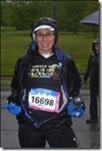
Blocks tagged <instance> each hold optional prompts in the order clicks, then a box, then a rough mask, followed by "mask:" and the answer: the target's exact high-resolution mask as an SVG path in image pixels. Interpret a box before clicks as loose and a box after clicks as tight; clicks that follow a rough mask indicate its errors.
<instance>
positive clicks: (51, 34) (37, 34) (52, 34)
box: [35, 33, 55, 38]
mask: <svg viewBox="0 0 102 151" xmlns="http://www.w3.org/2000/svg"><path fill="white" fill-rule="evenodd" d="M54 35H55V34H54V33H46V34H43V33H36V34H35V36H36V37H37V38H43V37H47V38H52V37H53V36H54Z"/></svg>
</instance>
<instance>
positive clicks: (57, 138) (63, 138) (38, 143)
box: [18, 124, 77, 149]
mask: <svg viewBox="0 0 102 151" xmlns="http://www.w3.org/2000/svg"><path fill="white" fill-rule="evenodd" d="M18 137H19V142H20V146H21V148H45V146H46V141H47V142H48V144H49V146H50V147H51V148H59V149H60V148H77V143H76V138H75V134H74V132H73V130H72V128H71V127H69V126H62V127H59V128H48V129H35V128H34V127H33V126H30V125H21V124H20V125H19V133H18Z"/></svg>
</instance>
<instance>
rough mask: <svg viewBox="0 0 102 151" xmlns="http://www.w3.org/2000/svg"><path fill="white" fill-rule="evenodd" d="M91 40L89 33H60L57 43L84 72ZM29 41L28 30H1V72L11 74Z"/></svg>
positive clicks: (91, 36)
mask: <svg viewBox="0 0 102 151" xmlns="http://www.w3.org/2000/svg"><path fill="white" fill-rule="evenodd" d="M93 40H94V37H93V34H91V33H77V34H76V35H75V34H73V33H60V36H59V44H58V45H59V47H60V48H61V49H62V50H63V51H64V52H65V53H67V54H69V55H71V56H72V58H73V59H74V60H75V63H76V66H77V67H78V70H79V71H80V72H84V71H85V70H86V65H87V60H88V57H89V55H90V53H91V44H92V42H93ZM30 42H31V38H30V31H1V74H13V71H14V66H15V63H16V61H17V59H18V58H19V57H20V56H22V55H24V54H25V53H26V51H27V49H28V46H29V44H30Z"/></svg>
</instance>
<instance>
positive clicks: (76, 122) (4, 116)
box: [1, 83, 101, 149]
mask: <svg viewBox="0 0 102 151" xmlns="http://www.w3.org/2000/svg"><path fill="white" fill-rule="evenodd" d="M6 84H7V83H5V84H4V87H5V88H3V87H2V89H1V106H2V105H3V104H5V103H6V98H7V96H9V94H10V91H9V86H7V87H6ZM80 95H81V97H82V99H83V101H84V103H85V105H86V111H85V114H84V116H83V117H82V118H78V119H75V118H73V119H72V120H73V126H72V127H73V129H74V131H75V133H76V136H77V140H78V144H79V146H78V148H79V149H100V147H101V142H100V122H98V123H97V124H86V119H88V118H89V101H90V95H89V88H88V87H82V89H81V92H80ZM17 131H18V124H17V121H16V118H15V116H13V115H11V114H10V113H8V112H7V111H6V110H3V109H1V148H3V149H19V148H20V146H19V141H18V137H17V135H18V134H17ZM46 148H49V145H48V144H46Z"/></svg>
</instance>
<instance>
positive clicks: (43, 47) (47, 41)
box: [35, 29, 55, 53]
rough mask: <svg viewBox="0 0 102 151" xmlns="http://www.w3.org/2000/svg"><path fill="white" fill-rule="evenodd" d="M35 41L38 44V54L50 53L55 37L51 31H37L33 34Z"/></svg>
mask: <svg viewBox="0 0 102 151" xmlns="http://www.w3.org/2000/svg"><path fill="white" fill-rule="evenodd" d="M35 40H36V42H37V44H38V51H39V52H41V53H48V52H52V47H53V45H54V41H55V35H54V32H53V31H50V30H49V29H39V30H38V31H36V33H35Z"/></svg>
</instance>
